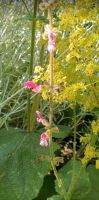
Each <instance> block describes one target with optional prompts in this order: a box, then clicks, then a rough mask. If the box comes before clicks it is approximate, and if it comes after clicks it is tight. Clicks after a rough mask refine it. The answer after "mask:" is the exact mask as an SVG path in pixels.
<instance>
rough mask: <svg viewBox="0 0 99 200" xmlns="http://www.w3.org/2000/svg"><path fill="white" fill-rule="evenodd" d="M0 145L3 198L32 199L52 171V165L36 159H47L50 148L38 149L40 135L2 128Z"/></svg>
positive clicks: (0, 185)
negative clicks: (41, 157) (42, 157)
mask: <svg viewBox="0 0 99 200" xmlns="http://www.w3.org/2000/svg"><path fill="white" fill-rule="evenodd" d="M0 146H1V151H0V198H1V199H2V200H6V199H8V200H14V199H15V200H17V199H18V200H32V199H33V198H35V197H36V196H37V195H38V193H39V190H40V188H41V187H42V184H43V178H44V176H45V175H46V174H47V173H48V172H49V169H50V164H49V162H46V161H43V162H42V161H39V160H37V157H39V156H41V155H45V156H47V155H48V154H49V149H48V148H42V147H40V146H39V136H38V133H34V134H31V135H30V134H27V133H26V132H25V131H22V130H20V129H9V130H8V131H6V130H5V129H1V130H0ZM54 148H55V149H56V148H57V145H55V146H54ZM3 156H4V160H3ZM5 191H6V192H5Z"/></svg>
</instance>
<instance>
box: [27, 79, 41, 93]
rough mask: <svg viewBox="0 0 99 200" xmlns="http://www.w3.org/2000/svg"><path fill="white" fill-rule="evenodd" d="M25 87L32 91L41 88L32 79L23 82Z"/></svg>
mask: <svg viewBox="0 0 99 200" xmlns="http://www.w3.org/2000/svg"><path fill="white" fill-rule="evenodd" d="M24 87H25V88H31V89H32V91H33V92H40V91H41V89H42V86H41V85H37V84H36V83H34V82H32V81H27V82H25V83H24Z"/></svg>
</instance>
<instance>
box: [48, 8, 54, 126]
mask: <svg viewBox="0 0 99 200" xmlns="http://www.w3.org/2000/svg"><path fill="white" fill-rule="evenodd" d="M48 16H49V23H50V30H51V31H52V28H53V26H52V13H51V8H49V9H48ZM53 84H54V83H53V51H50V97H49V101H50V113H49V123H50V127H52V123H53Z"/></svg>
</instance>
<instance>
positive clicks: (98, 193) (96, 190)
mask: <svg viewBox="0 0 99 200" xmlns="http://www.w3.org/2000/svg"><path fill="white" fill-rule="evenodd" d="M87 172H88V174H89V178H90V182H91V190H90V192H89V193H88V194H87V195H86V196H85V197H84V198H80V199H79V200H98V199H99V170H98V169H96V168H95V166H94V165H89V166H88V167H87Z"/></svg>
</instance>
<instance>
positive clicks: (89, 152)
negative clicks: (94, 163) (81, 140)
mask: <svg viewBox="0 0 99 200" xmlns="http://www.w3.org/2000/svg"><path fill="white" fill-rule="evenodd" d="M92 158H96V152H95V147H93V146H91V145H90V144H88V145H87V146H86V148H85V151H84V158H83V159H82V164H83V165H86V164H87V163H88V162H89V161H90V160H91V159H92Z"/></svg>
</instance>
